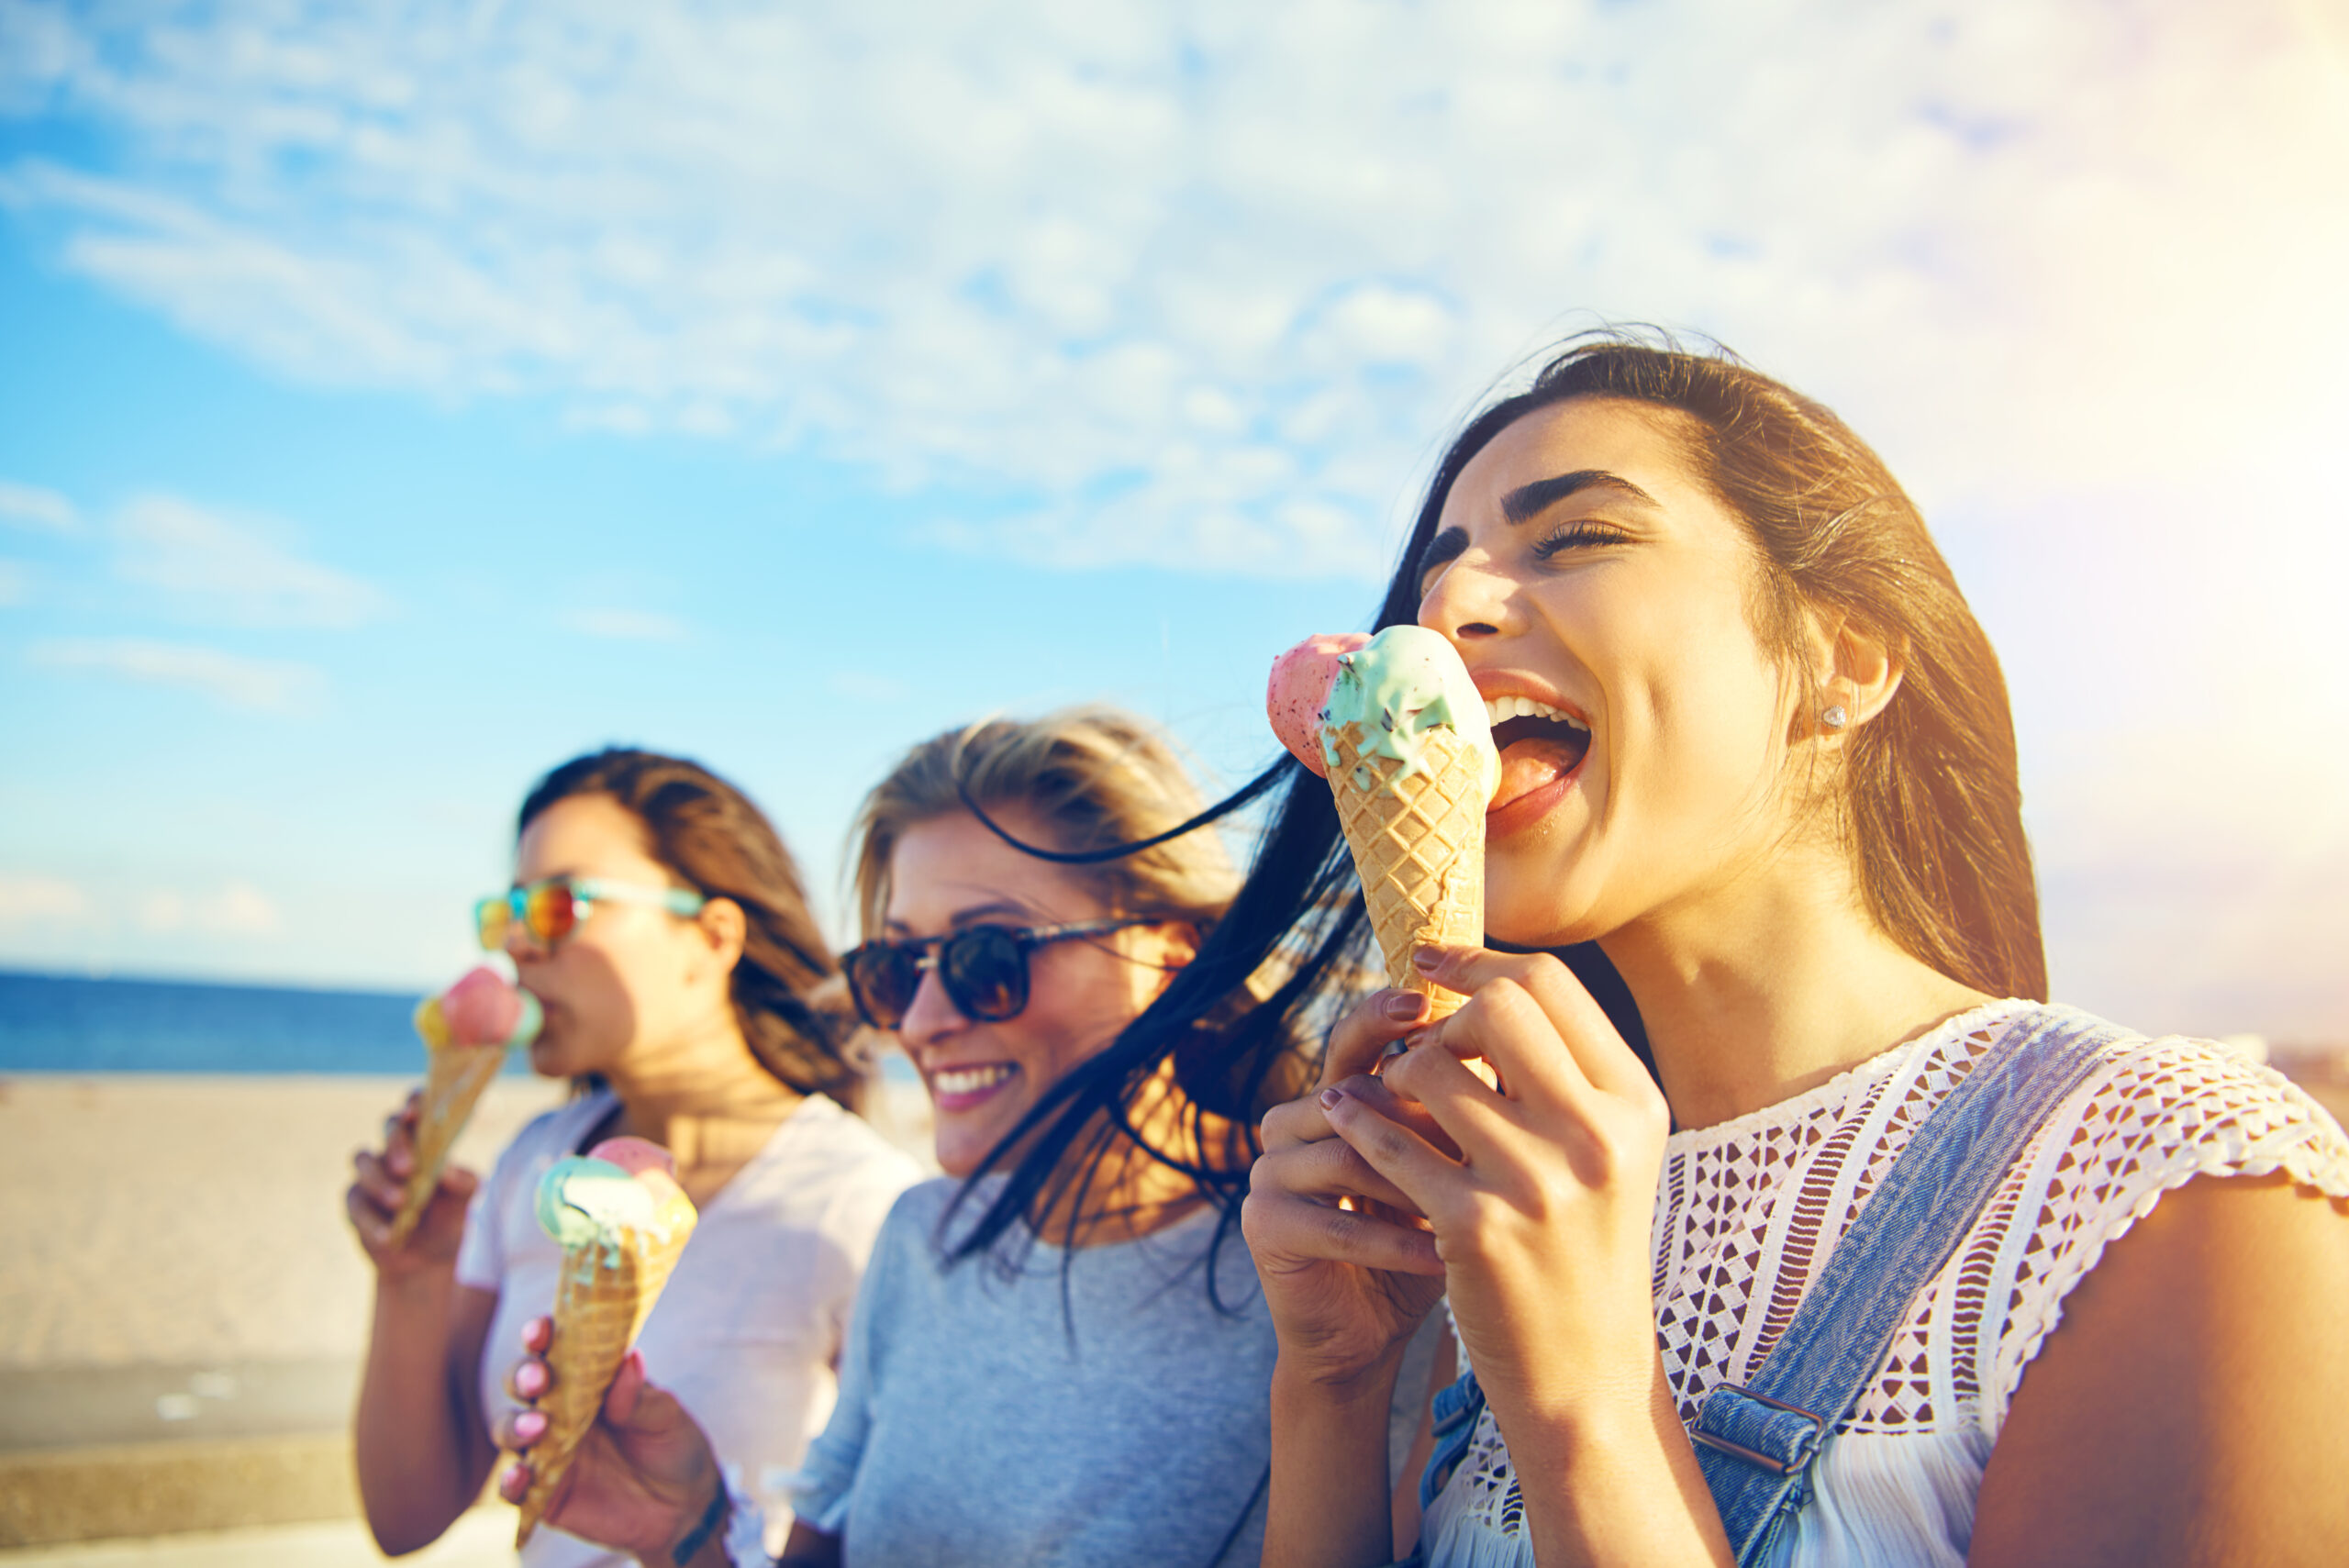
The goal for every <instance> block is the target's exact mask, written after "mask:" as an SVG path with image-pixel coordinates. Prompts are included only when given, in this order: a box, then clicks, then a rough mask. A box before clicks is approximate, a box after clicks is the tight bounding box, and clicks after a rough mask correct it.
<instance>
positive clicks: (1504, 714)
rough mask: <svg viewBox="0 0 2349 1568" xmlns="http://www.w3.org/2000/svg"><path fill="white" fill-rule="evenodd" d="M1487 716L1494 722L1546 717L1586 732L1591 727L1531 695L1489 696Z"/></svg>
mask: <svg viewBox="0 0 2349 1568" xmlns="http://www.w3.org/2000/svg"><path fill="white" fill-rule="evenodd" d="M1485 718H1486V722H1488V723H1492V724H1501V723H1505V722H1507V721H1508V720H1509V719H1512V718H1546V719H1548V720H1550V721H1551V722H1552V723H1553V724H1563V725H1565V726H1566V727H1567V728H1571V729H1579V730H1583V731H1585V732H1586V733H1587V732H1588V730H1589V728H1590V726H1589V725H1587V724H1585V723H1584V722H1583V721H1582V720H1581V719H1579V718H1576V717H1575V716H1574V715H1573V714H1570V713H1567V712H1565V711H1564V709H1561V708H1554V707H1552V706H1550V705H1549V704H1548V703H1545V702H1535V701H1534V700H1533V699H1532V698H1531V697H1487V698H1486V700H1485Z"/></svg>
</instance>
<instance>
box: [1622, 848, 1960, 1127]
mask: <svg viewBox="0 0 2349 1568" xmlns="http://www.w3.org/2000/svg"><path fill="white" fill-rule="evenodd" d="M1600 945H1601V947H1602V948H1603V949H1604V951H1606V953H1607V956H1608V957H1609V959H1610V960H1611V961H1613V962H1614V964H1615V967H1616V969H1617V970H1618V971H1619V972H1620V973H1621V974H1622V976H1623V980H1624V983H1625V984H1628V985H1629V986H1630V987H1631V995H1632V996H1633V998H1634V999H1635V1000H1636V1001H1637V1002H1638V1003H1639V1007H1640V1018H1641V1021H1642V1023H1643V1024H1645V1026H1646V1028H1647V1033H1648V1043H1649V1046H1650V1048H1651V1049H1652V1050H1653V1052H1654V1055H1655V1063H1656V1073H1657V1075H1658V1076H1659V1077H1660V1078H1661V1079H1662V1080H1663V1083H1664V1098H1665V1099H1666V1100H1668V1101H1669V1102H1670V1103H1671V1106H1672V1109H1673V1116H1674V1119H1675V1121H1677V1122H1678V1123H1679V1124H1680V1125H1681V1126H1682V1127H1709V1126H1711V1125H1712V1124H1714V1123H1716V1122H1720V1121H1726V1120H1729V1119H1731V1118H1735V1117H1740V1116H1744V1115H1747V1114H1749V1113H1751V1112H1753V1111H1757V1110H1760V1109H1762V1108H1763V1107H1765V1106H1771V1105H1775V1104H1776V1103H1777V1102H1778V1101H1780V1100H1783V1099H1786V1098H1787V1097H1788V1096H1790V1095H1798V1094H1800V1093H1802V1092H1803V1091H1804V1090H1805V1089H1808V1088H1810V1087H1813V1086H1814V1085H1816V1084H1821V1083H1824V1082H1826V1081H1827V1080H1828V1079H1830V1078H1831V1077H1833V1076H1834V1075H1835V1074H1837V1073H1842V1072H1844V1071H1846V1070H1847V1069H1849V1068H1851V1067H1854V1066H1855V1065H1857V1064H1858V1063H1860V1062H1865V1061H1866V1060H1867V1059H1868V1058H1870V1057H1872V1056H1875V1055H1876V1054H1878V1053H1880V1052H1882V1051H1886V1050H1887V1049H1889V1048H1890V1047H1892V1046H1895V1045H1898V1044H1899V1043H1900V1042H1901V1041H1903V1040H1909V1039H1913V1038H1915V1037H1916V1036H1917V1035H1919V1034H1921V1033H1922V1032H1924V1031H1925V1030H1927V1029H1932V1027H1933V1026H1935V1025H1936V1024H1939V1023H1941V1022H1943V1020H1945V1019H1947V1018H1951V1017H1953V1016H1954V1015H1955V1014H1958V1013H1960V1012H1963V1011H1965V1009H1966V1008H1968V1007H1971V1006H1976V1005H1977V1004H1979V1003H1980V1002H1982V1001H1984V1000H1986V998H1985V997H1984V996H1983V995H1982V994H1981V993H1979V992H1977V991H1975V990H1972V989H1971V988H1969V987H1967V986H1965V985H1961V984H1958V983H1957V982H1956V981H1954V980H1952V979H1950V978H1949V977H1948V976H1946V975H1943V974H1942V973H1938V972H1936V971H1935V970H1933V969H1932V968H1930V967H1928V966H1927V965H1925V964H1924V963H1922V962H1919V961H1918V960H1917V959H1915V958H1913V957H1911V956H1910V955H1909V953H1907V952H1906V951H1902V950H1901V949H1900V948H1898V947H1897V946H1895V945H1894V943H1893V942H1892V940H1891V939H1890V938H1889V937H1887V936H1886V935H1885V934H1884V932H1883V931H1882V930H1881V929H1878V928H1877V927H1876V923H1875V921H1874V920H1872V919H1871V918H1870V917H1868V914H1867V912H1866V910H1865V907H1864V906H1863V905H1862V903H1861V900H1860V894H1859V889H1858V886H1857V885H1856V883H1855V881H1854V874H1853V872H1852V869H1851V867H1850V865H1849V862H1848V861H1847V859H1846V858H1845V856H1844V855H1843V853H1842V851H1841V850H1840V849H1838V848H1836V847H1834V846H1831V845H1822V846H1797V847H1795V848H1792V849H1790V850H1789V851H1787V852H1785V853H1783V854H1781V855H1778V856H1776V857H1773V858H1772V860H1771V862H1770V863H1769V864H1767V865H1765V866H1760V867H1756V868H1754V869H1753V870H1752V871H1751V872H1749V873H1747V874H1745V875H1743V876H1742V877H1738V878H1734V879H1732V880H1731V883H1730V884H1729V885H1727V886H1724V887H1720V888H1716V889H1713V890H1711V891H1709V893H1708V894H1707V895H1705V896H1704V897H1703V898H1702V899H1701V900H1696V901H1691V902H1690V903H1689V904H1688V905H1687V906H1680V907H1672V908H1666V909H1664V910H1662V911H1659V912H1658V913H1657V914H1655V915H1653V916H1651V917H1648V918H1646V919H1643V920H1642V921H1640V922H1638V923H1637V924H1635V925H1632V926H1629V927H1626V928H1624V929H1621V930H1620V931H1617V932H1615V933H1614V934H1612V935H1610V936H1609V937H1607V938H1606V939H1605V940H1603V941H1602V942H1601V944H1600Z"/></svg>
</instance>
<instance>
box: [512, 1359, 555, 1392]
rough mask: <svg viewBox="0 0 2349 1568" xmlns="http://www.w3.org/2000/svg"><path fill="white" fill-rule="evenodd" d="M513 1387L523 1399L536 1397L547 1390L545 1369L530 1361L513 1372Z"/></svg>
mask: <svg viewBox="0 0 2349 1568" xmlns="http://www.w3.org/2000/svg"><path fill="white" fill-rule="evenodd" d="M514 1387H515V1389H516V1390H517V1391H518V1393H520V1395H521V1396H522V1397H523V1398H525V1399H536V1398H537V1397H538V1396H540V1395H541V1394H544V1393H545V1392H546V1391H547V1370H546V1368H544V1367H542V1366H540V1365H539V1363H538V1362H530V1363H529V1365H527V1366H525V1367H523V1368H522V1369H521V1370H520V1371H519V1372H517V1373H515V1374H514Z"/></svg>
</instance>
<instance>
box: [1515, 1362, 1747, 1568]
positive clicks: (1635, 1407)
mask: <svg viewBox="0 0 2349 1568" xmlns="http://www.w3.org/2000/svg"><path fill="white" fill-rule="evenodd" d="M1493 1416H1494V1419H1495V1420H1496V1422H1497V1423H1498V1425H1499V1427H1500V1429H1501V1437H1502V1439H1503V1440H1504V1441H1506V1442H1507V1443H1508V1451H1509V1463H1510V1468H1511V1469H1512V1470H1513V1471H1515V1473H1516V1475H1517V1482H1518V1488H1519V1490H1520V1493H1521V1494H1522V1495H1523V1496H1524V1500H1525V1522H1526V1530H1527V1533H1528V1535H1529V1536H1530V1538H1531V1540H1532V1542H1533V1556H1534V1561H1535V1562H1539V1563H1541V1564H1542V1568H1579V1565H1581V1564H1599V1563H1604V1564H1607V1565H1608V1568H1691V1565H1694V1564H1698V1563H1705V1564H1716V1565H1719V1568H1729V1564H1730V1563H1731V1560H1732V1559H1731V1552H1730V1548H1729V1540H1728V1538H1727V1537H1726V1536H1725V1535H1724V1534H1723V1532H1722V1529H1721V1523H1720V1512H1719V1510H1718V1509H1716V1508H1715V1507H1714V1506H1713V1498H1712V1493H1711V1491H1710V1490H1709V1488H1708V1487H1707V1486H1706V1485H1705V1476H1704V1472H1703V1471H1702V1470H1700V1469H1699V1468H1698V1464H1697V1453H1696V1450H1695V1449H1693V1448H1692V1447H1690V1446H1689V1442H1688V1436H1687V1430H1686V1429H1684V1428H1683V1427H1682V1426H1681V1424H1680V1417H1679V1412H1678V1411H1677V1410H1676V1409H1675V1407H1674V1405H1673V1401H1672V1391H1671V1386H1670V1385H1669V1383H1668V1382H1667V1381H1666V1380H1665V1377H1664V1367H1663V1364H1662V1362H1657V1364H1656V1366H1655V1368H1654V1373H1653V1382H1652V1384H1651V1385H1650V1386H1649V1387H1648V1388H1647V1389H1646V1390H1645V1391H1644V1397H1643V1398H1642V1397H1641V1396H1638V1395H1637V1394H1634V1395H1633V1396H1631V1397H1627V1398H1623V1399H1620V1400H1605V1401H1602V1400H1588V1401H1585V1402H1583V1403H1582V1404H1581V1405H1579V1406H1578V1407H1575V1408H1573V1409H1570V1410H1564V1411H1556V1412H1551V1413H1548V1414H1547V1415H1535V1414H1532V1413H1531V1412H1521V1411H1513V1410H1508V1409H1506V1408H1504V1407H1503V1404H1502V1401H1501V1400H1499V1399H1496V1400H1495V1402H1494V1410H1493Z"/></svg>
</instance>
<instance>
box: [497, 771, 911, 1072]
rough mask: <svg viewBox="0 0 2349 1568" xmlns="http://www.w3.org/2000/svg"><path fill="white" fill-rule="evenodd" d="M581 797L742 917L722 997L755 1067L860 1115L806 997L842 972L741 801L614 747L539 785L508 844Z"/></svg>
mask: <svg viewBox="0 0 2349 1568" xmlns="http://www.w3.org/2000/svg"><path fill="white" fill-rule="evenodd" d="M573 795H608V796H610V797H611V798H612V799H613V800H615V801H618V803H619V804H620V806H623V807H625V808H626V809H627V810H628V811H629V814H630V815H632V816H634V817H636V819H637V820H638V821H640V822H641V823H643V824H644V828H645V832H646V834H647V835H648V836H649V837H650V838H651V850H652V858H653V859H655V860H657V861H659V862H661V863H662V865H664V866H666V867H668V868H669V870H670V871H672V872H674V873H676V875H678V876H679V877H681V878H683V879H684V880H685V882H686V883H687V884H690V885H691V886H692V887H693V888H694V890H695V891H696V892H697V893H700V894H701V895H703V896H705V897H708V898H727V899H731V900H732V901H733V902H734V903H736V904H738V905H740V906H741V909H742V925H743V930H742V956H741V958H740V961H738V962H736V963H735V965H734V973H733V976H732V978H731V980H730V982H729V986H730V991H731V995H732V1000H733V1004H734V1016H735V1018H736V1020H737V1021H738V1022H739V1023H740V1026H741V1029H742V1038H743V1039H744V1040H746V1041H748V1042H749V1044H750V1047H751V1055H752V1056H753V1057H755V1058H757V1060H758V1063H759V1065H760V1066H762V1067H763V1068H765V1069H766V1071H767V1072H768V1073H772V1074H773V1075H774V1077H775V1078H777V1079H778V1080H780V1081H781V1082H783V1083H784V1084H787V1085H789V1086H790V1087H791V1088H794V1089H796V1090H797V1091H798V1092H799V1093H801V1094H803V1095H817V1094H821V1095H830V1096H831V1097H832V1098H833V1099H835V1100H838V1101H839V1102H840V1103H841V1105H843V1106H847V1107H848V1108H849V1109H851V1110H856V1109H859V1108H860V1107H861V1106H862V1103H863V1086H864V1081H865V1079H864V1073H863V1070H862V1065H861V1063H859V1062H857V1061H855V1060H854V1059H853V1057H852V1054H851V1053H850V1052H849V1051H848V1050H847V1042H848V1040H849V1038H850V1030H849V1029H848V1028H847V1027H846V1025H845V1022H844V1020H843V1019H842V1018H841V1016H840V1015H839V1013H838V1012H837V1010H835V1009H831V1008H826V1007H823V1006H819V1005H818V1004H817V1002H816V1001H815V1000H814V999H813V998H811V996H810V993H811V992H814V991H816V990H817V988H818V986H819V985H821V984H823V983H824V982H825V981H826V980H827V979H829V977H830V976H831V975H832V974H834V973H836V972H837V971H838V970H839V968H840V965H839V963H838V962H837V961H836V960H835V959H834V958H833V957H832V952H831V949H830V948H829V946H828V945H827V944H826V943H825V941H824V937H823V933H822V931H821V930H820V929H818V926H817V924H816V918H815V917H814V916H813V915H812V914H810V913H809V912H808V908H807V893H806V891H805V890H804V889H803V887H802V885H801V884H800V881H799V868H798V866H797V865H796V864H795V863H794V862H793V861H792V858H791V851H788V850H786V849H785V848H784V845H783V840H782V838H781V837H780V836H779V835H778V834H777V833H776V832H775V830H774V825H773V824H772V823H770V822H769V821H768V820H767V819H766V817H765V815H764V814H763V812H761V811H760V810H759V808H758V807H757V806H754V805H752V804H751V798H750V796H748V795H744V794H743V793H742V792H741V791H740V790H739V789H737V788H736V787H735V786H734V785H732V784H729V783H727V782H726V781H725V780H724V779H722V778H719V777H718V775H717V774H716V773H711V772H710V771H709V770H708V769H707V768H705V767H703V766H702V765H701V764H700V763H698V762H689V761H687V760H686V759H685V758H683V757H671V756H664V755H662V753H660V752H658V751H637V750H633V749H630V748H624V747H613V748H611V749H609V750H607V751H596V752H591V753H589V754H588V755H586V756H583V757H573V759H572V760H571V761H570V762H565V763H563V764H562V766H561V767H559V768H556V769H554V770H553V771H552V772H551V773H548V774H547V776H546V777H544V778H542V779H540V781H539V782H538V784H537V785H536V786H534V787H533V788H532V789H531V791H530V793H529V796H528V798H526V799H525V800H524V801H523V802H522V809H521V812H520V814H519V816H518V818H517V820H516V822H515V826H514V831H515V834H516V835H517V836H519V835H520V834H521V833H522V832H523V831H524V830H525V829H527V828H529V826H530V824H531V823H532V822H533V821H535V820H537V819H538V817H539V816H540V813H542V812H544V811H545V810H546V809H547V808H548V807H549V806H552V805H554V804H555V802H557V801H559V800H567V799H569V798H571V797H572V796H573Z"/></svg>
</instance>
